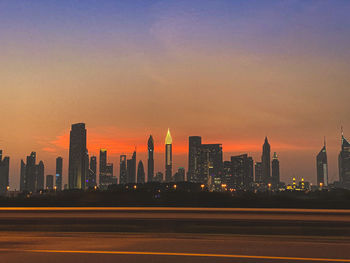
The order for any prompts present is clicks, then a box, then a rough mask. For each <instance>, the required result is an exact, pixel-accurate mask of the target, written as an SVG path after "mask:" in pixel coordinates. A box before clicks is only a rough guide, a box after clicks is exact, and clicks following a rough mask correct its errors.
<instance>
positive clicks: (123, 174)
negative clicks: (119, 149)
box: [119, 155, 128, 184]
mask: <svg viewBox="0 0 350 263" xmlns="http://www.w3.org/2000/svg"><path fill="white" fill-rule="evenodd" d="M127 182H128V178H127V170H126V155H120V162H119V183H120V184H126V183H127Z"/></svg>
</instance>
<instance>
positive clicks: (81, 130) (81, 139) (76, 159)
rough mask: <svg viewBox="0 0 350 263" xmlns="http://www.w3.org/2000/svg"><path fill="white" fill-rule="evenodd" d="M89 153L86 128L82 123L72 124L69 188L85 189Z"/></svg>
mask: <svg viewBox="0 0 350 263" xmlns="http://www.w3.org/2000/svg"><path fill="white" fill-rule="evenodd" d="M88 167H89V155H88V151H87V149H86V129H85V124H84V123H77V124H73V125H72V129H71V132H70V143H69V167H68V187H69V189H86V187H87V185H86V179H87V177H88Z"/></svg>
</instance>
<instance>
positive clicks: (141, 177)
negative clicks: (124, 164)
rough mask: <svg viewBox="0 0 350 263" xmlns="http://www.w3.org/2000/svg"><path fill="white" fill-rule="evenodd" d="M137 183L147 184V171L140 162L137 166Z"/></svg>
mask: <svg viewBox="0 0 350 263" xmlns="http://www.w3.org/2000/svg"><path fill="white" fill-rule="evenodd" d="M137 183H138V184H144V183H145V169H144V167H143V162H142V161H141V160H140V161H139V164H138V166H137Z"/></svg>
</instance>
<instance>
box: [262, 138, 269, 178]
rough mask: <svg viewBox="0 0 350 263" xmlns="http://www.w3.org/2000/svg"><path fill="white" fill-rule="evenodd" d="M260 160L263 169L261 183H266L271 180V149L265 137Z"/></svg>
mask: <svg viewBox="0 0 350 263" xmlns="http://www.w3.org/2000/svg"><path fill="white" fill-rule="evenodd" d="M261 162H262V169H263V183H265V184H268V183H270V182H271V149H270V144H269V142H268V140H267V137H265V142H264V145H263V153H262V157H261Z"/></svg>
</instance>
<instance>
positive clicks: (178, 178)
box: [174, 167, 185, 183]
mask: <svg viewBox="0 0 350 263" xmlns="http://www.w3.org/2000/svg"><path fill="white" fill-rule="evenodd" d="M174 181H175V182H177V183H178V182H184V181H185V168H183V167H180V168H179V169H178V170H177V172H176V173H175V174H174Z"/></svg>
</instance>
